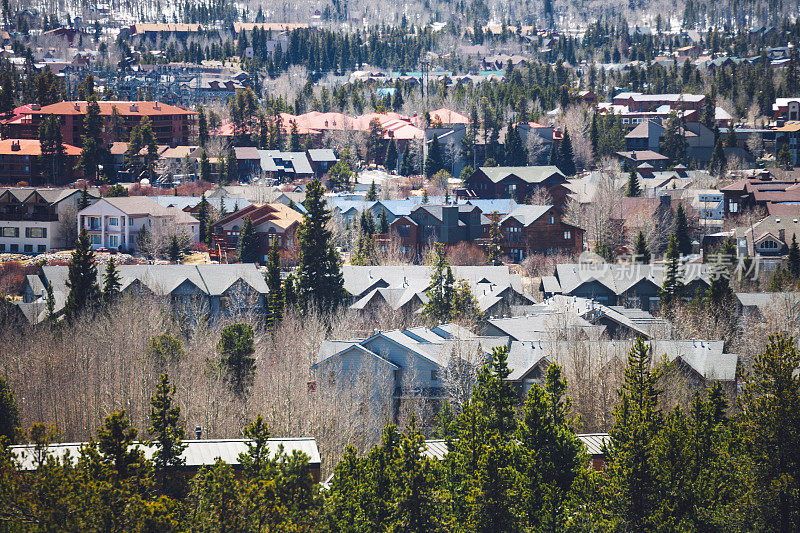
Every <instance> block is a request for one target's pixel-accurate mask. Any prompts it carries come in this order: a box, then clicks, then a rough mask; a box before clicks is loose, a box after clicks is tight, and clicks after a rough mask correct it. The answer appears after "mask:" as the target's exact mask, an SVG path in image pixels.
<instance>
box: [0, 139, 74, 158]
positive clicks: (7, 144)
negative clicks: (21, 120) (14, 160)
mask: <svg viewBox="0 0 800 533" xmlns="http://www.w3.org/2000/svg"><path fill="white" fill-rule="evenodd" d="M14 143H19V150H12V145H13V144H14ZM64 153H65V154H66V155H68V156H79V155H81V149H80V148H78V147H77V146H72V145H71V144H65V145H64ZM0 155H28V156H40V155H42V147H41V145H40V144H39V141H38V140H34V139H4V140H2V141H0Z"/></svg>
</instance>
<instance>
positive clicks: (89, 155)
mask: <svg viewBox="0 0 800 533" xmlns="http://www.w3.org/2000/svg"><path fill="white" fill-rule="evenodd" d="M102 130H103V122H102V119H101V117H100V106H99V105H98V103H97V97H96V96H94V95H92V96H91V97H90V98H89V102H88V105H87V107H86V117H85V118H84V119H83V136H82V140H83V148H82V150H81V160H80V166H81V168H82V169H83V171H84V173H85V174H86V177H87V178H89V179H97V175H98V172H99V170H100V164H101V163H102V162H103V160H104V159H105V157H104V155H105V150H104V149H103V138H102V136H101V133H102Z"/></svg>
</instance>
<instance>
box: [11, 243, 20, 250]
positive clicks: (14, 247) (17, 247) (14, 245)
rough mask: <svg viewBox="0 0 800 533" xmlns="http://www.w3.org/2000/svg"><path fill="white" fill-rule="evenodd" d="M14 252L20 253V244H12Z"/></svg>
mask: <svg viewBox="0 0 800 533" xmlns="http://www.w3.org/2000/svg"><path fill="white" fill-rule="evenodd" d="M11 251H12V252H19V244H12V245H11Z"/></svg>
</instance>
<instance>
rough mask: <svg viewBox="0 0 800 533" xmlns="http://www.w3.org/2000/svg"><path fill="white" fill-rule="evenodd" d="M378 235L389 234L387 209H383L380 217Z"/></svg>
mask: <svg viewBox="0 0 800 533" xmlns="http://www.w3.org/2000/svg"><path fill="white" fill-rule="evenodd" d="M378 233H380V234H381V235H386V234H387V233H389V219H388V218H386V210H385V209H381V214H380V215H379V216H378Z"/></svg>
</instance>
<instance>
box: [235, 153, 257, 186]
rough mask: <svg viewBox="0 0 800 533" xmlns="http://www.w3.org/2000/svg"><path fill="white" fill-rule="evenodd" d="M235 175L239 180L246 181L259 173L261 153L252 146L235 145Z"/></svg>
mask: <svg viewBox="0 0 800 533" xmlns="http://www.w3.org/2000/svg"><path fill="white" fill-rule="evenodd" d="M233 151H234V153H235V154H236V166H237V175H238V179H239V181H240V182H248V181H250V180H252V179H253V178H254V177H257V176H259V175H260V174H261V154H260V153H259V152H258V148H256V147H254V146H236V147H234V149H233Z"/></svg>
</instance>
